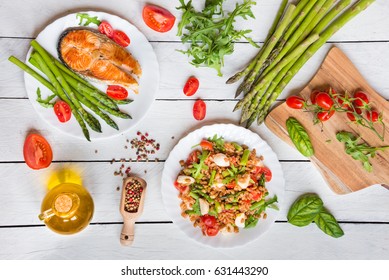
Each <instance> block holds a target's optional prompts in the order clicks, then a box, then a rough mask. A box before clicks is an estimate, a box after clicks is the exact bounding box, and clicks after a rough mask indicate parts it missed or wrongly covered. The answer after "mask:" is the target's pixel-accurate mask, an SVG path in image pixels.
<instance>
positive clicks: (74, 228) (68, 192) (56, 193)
mask: <svg viewBox="0 0 389 280" xmlns="http://www.w3.org/2000/svg"><path fill="white" fill-rule="evenodd" d="M93 211H94V204H93V200H92V197H91V195H90V194H89V192H88V191H87V190H86V189H85V188H84V187H83V186H81V185H78V184H74V183H61V184H59V185H57V186H56V187H54V188H52V189H51V190H50V191H49V192H48V193H47V195H46V196H45V198H44V199H43V202H42V206H41V214H40V215H39V219H41V220H43V221H44V222H45V224H46V226H47V227H48V228H50V229H51V230H53V231H55V232H57V233H60V234H74V233H77V232H79V231H81V230H83V229H84V228H85V227H86V226H87V225H88V224H89V222H90V220H91V219H92V216H93Z"/></svg>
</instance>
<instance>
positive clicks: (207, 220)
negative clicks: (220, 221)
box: [201, 214, 217, 227]
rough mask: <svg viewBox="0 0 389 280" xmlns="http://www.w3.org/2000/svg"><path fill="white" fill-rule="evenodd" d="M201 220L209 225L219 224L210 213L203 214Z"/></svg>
mask: <svg viewBox="0 0 389 280" xmlns="http://www.w3.org/2000/svg"><path fill="white" fill-rule="evenodd" d="M201 221H202V222H203V224H204V225H205V226H207V227H214V226H216V224H217V221H216V218H215V217H214V216H211V215H208V214H206V215H204V216H201Z"/></svg>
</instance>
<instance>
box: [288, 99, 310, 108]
mask: <svg viewBox="0 0 389 280" xmlns="http://www.w3.org/2000/svg"><path fill="white" fill-rule="evenodd" d="M304 102H305V100H304V98H302V97H300V96H290V97H288V98H287V99H286V105H288V107H289V108H292V109H302V108H303V107H304Z"/></svg>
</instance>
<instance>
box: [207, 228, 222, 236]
mask: <svg viewBox="0 0 389 280" xmlns="http://www.w3.org/2000/svg"><path fill="white" fill-rule="evenodd" d="M205 232H206V234H207V235H208V236H216V235H217V234H218V233H219V227H216V226H215V227H207V229H206V230H205Z"/></svg>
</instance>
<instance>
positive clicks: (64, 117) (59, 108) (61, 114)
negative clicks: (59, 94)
mask: <svg viewBox="0 0 389 280" xmlns="http://www.w3.org/2000/svg"><path fill="white" fill-rule="evenodd" d="M54 113H55V115H56V116H57V118H58V120H59V121H60V122H62V123H64V122H67V121H68V120H70V118H71V117H72V109H71V108H70V106H69V104H68V103H66V102H65V101H62V100H58V101H57V102H55V104H54Z"/></svg>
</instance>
